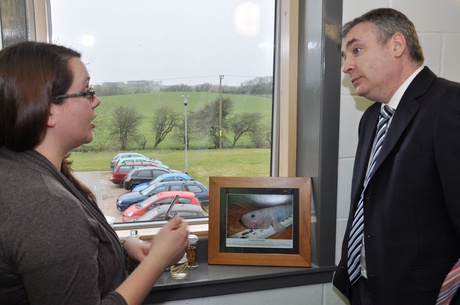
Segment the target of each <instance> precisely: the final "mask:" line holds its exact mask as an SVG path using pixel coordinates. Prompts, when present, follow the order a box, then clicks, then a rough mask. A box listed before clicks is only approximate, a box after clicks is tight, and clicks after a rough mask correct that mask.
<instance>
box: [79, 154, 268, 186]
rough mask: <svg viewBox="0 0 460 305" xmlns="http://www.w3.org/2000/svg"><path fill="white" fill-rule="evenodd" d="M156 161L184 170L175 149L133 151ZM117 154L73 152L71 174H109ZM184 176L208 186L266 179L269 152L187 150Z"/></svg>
mask: <svg viewBox="0 0 460 305" xmlns="http://www.w3.org/2000/svg"><path fill="white" fill-rule="evenodd" d="M137 152H139V153H142V154H144V155H146V156H148V157H150V158H154V159H157V160H160V161H161V162H163V163H164V164H166V165H168V166H169V167H170V168H173V169H178V170H180V171H184V170H185V152H184V151H179V150H145V151H137ZM117 153H118V152H84V153H82V152H73V153H72V154H71V156H70V159H71V160H72V161H73V166H72V168H73V169H74V171H77V172H80V171H109V170H110V159H112V157H113V156H114V155H116V154H117ZM188 173H189V175H190V176H191V177H192V178H194V179H195V180H198V181H200V182H201V183H203V184H205V185H206V186H208V184H209V179H208V177H209V176H246V177H250V176H254V177H259V176H270V149H212V150H189V151H188Z"/></svg>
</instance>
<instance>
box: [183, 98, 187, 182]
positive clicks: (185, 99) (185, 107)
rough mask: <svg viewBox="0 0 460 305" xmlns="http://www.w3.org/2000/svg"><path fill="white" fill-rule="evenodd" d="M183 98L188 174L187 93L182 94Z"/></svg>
mask: <svg viewBox="0 0 460 305" xmlns="http://www.w3.org/2000/svg"><path fill="white" fill-rule="evenodd" d="M182 97H183V98H184V109H185V112H184V115H185V116H184V117H185V120H184V126H185V127H184V129H185V173H186V174H188V131H187V104H188V97H189V96H188V95H182Z"/></svg>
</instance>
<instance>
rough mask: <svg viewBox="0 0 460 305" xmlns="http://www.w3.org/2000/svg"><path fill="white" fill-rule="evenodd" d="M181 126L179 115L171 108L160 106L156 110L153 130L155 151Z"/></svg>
mask: <svg viewBox="0 0 460 305" xmlns="http://www.w3.org/2000/svg"><path fill="white" fill-rule="evenodd" d="M178 124H179V114H178V113H177V112H174V111H173V110H172V108H171V107H168V106H160V107H158V108H157V109H156V115H155V117H154V118H153V121H152V130H153V133H154V134H155V143H154V144H153V149H157V148H158V144H160V143H161V142H162V141H163V140H164V139H165V138H166V136H167V135H168V133H170V132H171V131H172V130H173V129H174V128H176V127H177V126H178Z"/></svg>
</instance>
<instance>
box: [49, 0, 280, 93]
mask: <svg viewBox="0 0 460 305" xmlns="http://www.w3.org/2000/svg"><path fill="white" fill-rule="evenodd" d="M274 2H275V1H274V0H254V1H243V0H51V16H52V40H53V42H54V43H58V44H62V45H65V46H68V47H72V48H74V49H76V50H77V51H79V52H81V53H82V54H83V57H82V58H83V61H84V62H85V63H86V64H87V68H88V70H89V72H90V74H91V83H92V84H93V85H96V84H102V83H103V82H115V81H121V82H127V81H128V80H162V81H163V83H164V84H190V85H193V84H201V83H207V82H209V83H213V84H218V83H219V75H224V80H223V84H224V85H225V84H227V85H240V83H241V82H243V81H247V80H251V79H253V78H255V77H259V76H268V75H272V73H273V45H274V7H275V4H274Z"/></svg>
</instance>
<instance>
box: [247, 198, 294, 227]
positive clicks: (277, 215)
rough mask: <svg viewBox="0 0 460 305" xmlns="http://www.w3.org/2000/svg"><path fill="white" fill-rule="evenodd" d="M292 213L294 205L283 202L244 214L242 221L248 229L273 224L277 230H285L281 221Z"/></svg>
mask: <svg viewBox="0 0 460 305" xmlns="http://www.w3.org/2000/svg"><path fill="white" fill-rule="evenodd" d="M290 215H292V205H291V204H282V205H277V206H273V207H268V208H262V209H258V210H254V211H251V212H249V213H246V214H244V215H243V216H242V217H241V223H242V224H243V225H244V226H245V227H246V228H248V229H268V228H269V227H270V225H272V226H273V228H274V229H275V231H276V232H278V233H280V232H284V231H285V230H286V227H284V226H283V225H282V224H281V223H280V221H282V220H283V219H285V218H286V217H288V216H290Z"/></svg>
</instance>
